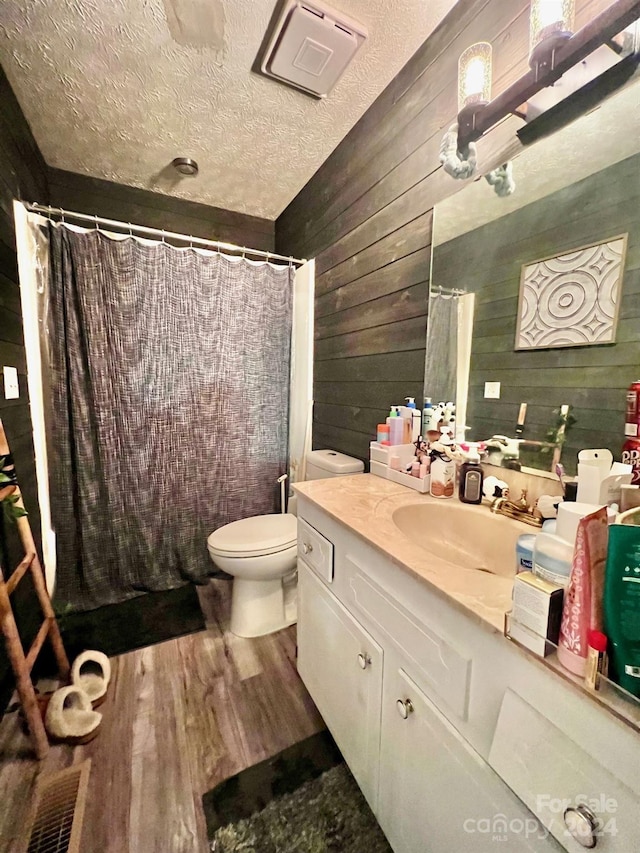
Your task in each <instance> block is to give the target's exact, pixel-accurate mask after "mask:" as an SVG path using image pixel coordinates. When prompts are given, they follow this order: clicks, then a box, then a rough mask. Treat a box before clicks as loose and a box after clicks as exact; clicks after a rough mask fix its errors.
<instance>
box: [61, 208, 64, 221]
mask: <svg viewBox="0 0 640 853" xmlns="http://www.w3.org/2000/svg"><path fill="white" fill-rule="evenodd" d="M60 217H61V219H62V224H63V225H64V210H63V209H62V208H60Z"/></svg>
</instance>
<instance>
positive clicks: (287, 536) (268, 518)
mask: <svg viewBox="0 0 640 853" xmlns="http://www.w3.org/2000/svg"><path fill="white" fill-rule="evenodd" d="M297 522H298V519H297V518H296V516H295V515H291V514H289V513H287V514H285V515H275V514H273V515H255V516H253V518H242V519H240V521H232V522H231V524H225V525H224V527H221V528H219V529H218V530H215V531H214V532H213V533H212V534H211V535H210V536H209V538H208V539H207V545H208V546H209V550H210V551H211V552H212V553H215V554H221V555H228V556H230V557H249V556H252V555H253V556H256V555H258V554H276V553H277V552H278V551H284V550H285V549H286V548H290V547H291V546H292V545H295V544H296V539H297V527H298V525H297Z"/></svg>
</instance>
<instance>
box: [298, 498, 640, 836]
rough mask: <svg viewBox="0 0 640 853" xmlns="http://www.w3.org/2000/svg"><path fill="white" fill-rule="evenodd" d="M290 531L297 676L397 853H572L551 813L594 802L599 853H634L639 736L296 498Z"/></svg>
mask: <svg viewBox="0 0 640 853" xmlns="http://www.w3.org/2000/svg"><path fill="white" fill-rule="evenodd" d="M299 524H300V528H299V558H300V559H299V608H298V670H299V672H300V675H301V677H302V679H303V681H304V682H305V684H306V686H307V688H308V690H309V693H310V694H311V696H312V698H313V699H314V701H315V702H316V704H317V706H318V708H319V710H320V713H321V714H322V716H323V717H324V719H325V721H326V723H327V726H328V727H329V729H330V731H331V732H332V734H333V736H334V737H335V740H336V742H337V744H338V746H339V747H340V749H341V751H342V752H343V754H344V756H345V759H346V761H347V763H348V765H349V767H350V769H351V771H352V772H353V774H354V776H355V778H356V779H357V781H358V784H359V785H360V787H361V789H362V791H363V793H364V794H365V796H366V798H367V800H368V802H369V803H370V805H371V807H372V809H373V811H374V813H375V814H376V817H377V818H378V820H379V822H380V825H381V827H382V829H383V830H384V832H385V834H386V835H387V838H388V839H389V842H390V844H391V846H392V847H393V849H394V851H395V853H423V851H425V853H426V851H428V853H451V851H454V850H473V851H480V852H481V851H485V850H486V851H492V852H493V851H495V850H497V849H502V850H509V851H510V853H512V851H513V853H518V851H547V853H548V851H561V850H567V851H569V853H578V851H579V850H582V849H584V846H582V845H581V844H580V843H579V842H578V841H576V840H575V839H574V838H573V837H571V836H570V835H569V833H568V832H567V830H566V828H565V824H564V806H563V807H562V808H560V804H561V803H563V802H564V800H565V799H566V800H567V802H573V801H575V800H576V799H579V798H580V797H585V796H586V797H588V798H592V799H593V800H596V799H597V797H599V796H601V795H602V796H609V797H610V798H613V799H615V803H616V806H615V808H616V813H615V815H614V817H615V819H616V820H617V829H616V820H614V821H613V823H612V826H613V828H614V830H615V831H612V832H608V833H607V834H606V835H605V836H603V835H601V836H600V837H598V838H597V849H598V850H602V851H603V853H629V851H630V850H631V849H634V850H640V825H639V826H638V827H637V828H636V824H637V820H636V815H637V813H638V812H637V808H638V805H639V803H640V797H639V793H640V791H639V788H640V772H639V771H638V770H637V768H638V766H640V737H638V735H637V733H635V732H633V731H632V730H631V729H629V728H628V727H627V726H624V725H623V724H621V723H620V722H619V721H617V720H615V719H614V718H613V717H612V716H611V714H609V713H608V712H606V711H605V710H604V709H602V708H600V707H598V706H597V705H596V703H594V702H591V701H589V700H588V699H587V698H586V697H583V696H581V695H580V694H579V693H577V692H576V691H575V689H573V688H571V687H570V686H569V685H567V684H566V683H564V682H563V680H562V679H561V678H559V677H558V676H557V674H555V673H551V672H549V671H548V670H547V669H546V668H545V667H544V666H542V665H541V664H540V663H539V662H537V661H534V660H531V659H530V658H529V656H528V655H526V654H525V653H523V652H522V651H521V650H519V649H517V648H516V647H515V646H514V645H513V644H512V643H509V642H508V641H507V640H505V639H504V637H502V636H501V635H500V634H498V633H497V632H496V631H495V630H494V629H490V628H489V626H483V625H482V624H481V623H480V622H479V621H478V620H476V619H473V618H472V617H470V616H468V615H466V614H465V613H464V612H463V611H461V610H460V609H459V608H458V607H456V606H455V605H453V604H451V603H449V601H448V600H447V599H446V597H444V596H443V595H442V594H438V593H436V592H435V591H434V590H432V589H431V588H430V587H429V585H428V584H425V583H424V582H423V581H421V580H420V579H418V578H416V577H415V576H413V575H412V574H411V572H408V571H407V570H406V569H404V568H402V567H400V566H397V565H394V563H393V562H392V559H391V557H386V556H385V555H384V554H383V553H381V552H380V551H378V550H376V549H373V548H372V547H371V546H370V545H369V544H368V543H367V542H366V541H364V540H363V539H362V538H361V537H359V536H357V535H356V534H355V533H354V532H352V531H351V530H350V529H349V528H348V527H347V526H345V525H344V524H341V523H339V522H338V521H336V520H335V519H333V518H331V517H330V516H329V515H327V514H326V513H324V512H323V511H322V510H321V509H320V508H318V507H317V506H315V505H314V504H313V503H312V502H311V501H307V500H306V499H304V497H303V499H302V500H301V501H300V503H299ZM310 545H311V551H309V546H310ZM310 557H311V558H312V559H311V560H309V558H310ZM308 560H309V562H307V561H308ZM581 819H582V818H581V816H579V820H578V822H580V820H581Z"/></svg>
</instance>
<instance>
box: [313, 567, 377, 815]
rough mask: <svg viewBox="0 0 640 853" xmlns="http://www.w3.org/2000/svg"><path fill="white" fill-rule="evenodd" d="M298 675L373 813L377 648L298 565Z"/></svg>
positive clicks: (374, 642)
mask: <svg viewBox="0 0 640 853" xmlns="http://www.w3.org/2000/svg"><path fill="white" fill-rule="evenodd" d="M298 672H299V673H300V676H301V677H302V680H303V681H304V683H305V684H306V686H307V689H308V690H309V693H310V694H311V696H312V697H313V700H314V702H315V703H316V705H317V706H318V710H319V711H320V713H321V714H322V716H323V718H324V719H325V721H326V722H327V725H328V726H329V728H330V730H331V733H332V735H333V737H334V739H335V741H336V743H337V744H338V746H339V747H340V751H341V752H342V754H343V755H344V757H345V760H346V762H347V764H348V765H349V768H350V769H351V772H352V773H353V775H354V776H355V777H356V779H357V780H358V784H359V785H360V788H361V790H362V793H363V794H364V795H365V797H366V798H367V801H368V803H369V805H370V806H371V808H372V809H373V810H374V811H375V809H376V804H377V792H378V748H379V742H380V699H381V694H382V649H381V647H380V646H379V645H378V643H376V641H375V640H374V639H373V638H372V637H371V636H370V635H369V634H368V633H367V631H365V630H364V628H363V627H362V626H361V625H359V624H358V622H357V621H356V620H355V619H354V618H353V616H351V614H350V613H349V612H348V611H347V610H346V609H345V608H344V607H343V606H342V604H340V602H339V601H338V600H337V599H336V597H335V596H334V595H333V594H332V593H331V592H329V590H328V589H326V587H325V586H324V585H323V583H322V581H320V580H319V579H318V577H317V576H316V575H315V574H314V573H313V570H312V569H310V568H309V567H308V566H307V565H305V564H304V563H300V564H299V567H298ZM329 721H331V723H329Z"/></svg>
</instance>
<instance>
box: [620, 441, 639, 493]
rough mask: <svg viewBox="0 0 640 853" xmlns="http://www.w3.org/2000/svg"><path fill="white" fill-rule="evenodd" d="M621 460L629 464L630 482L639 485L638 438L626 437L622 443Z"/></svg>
mask: <svg viewBox="0 0 640 853" xmlns="http://www.w3.org/2000/svg"><path fill="white" fill-rule="evenodd" d="M622 462H623V463H624V464H625V465H631V467H632V468H633V473H632V475H631V484H632V485H634V486H640V439H638V438H628V439H627V440H626V441H625V443H624V444H623V445H622Z"/></svg>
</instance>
